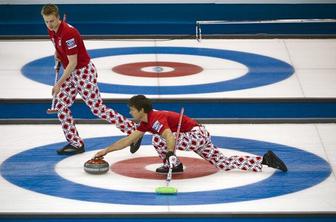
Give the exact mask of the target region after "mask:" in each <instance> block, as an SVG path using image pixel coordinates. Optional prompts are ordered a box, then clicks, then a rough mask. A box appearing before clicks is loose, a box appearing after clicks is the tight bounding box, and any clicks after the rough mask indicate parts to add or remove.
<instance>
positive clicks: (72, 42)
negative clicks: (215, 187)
mask: <svg viewBox="0 0 336 222" xmlns="http://www.w3.org/2000/svg"><path fill="white" fill-rule="evenodd" d="M65 42H66V44H67V46H68V49H73V48H75V47H77V44H76V42H75V39H74V38H72V39H69V40H67V41H65Z"/></svg>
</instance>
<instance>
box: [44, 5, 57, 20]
mask: <svg viewBox="0 0 336 222" xmlns="http://www.w3.org/2000/svg"><path fill="white" fill-rule="evenodd" d="M41 15H55V16H56V17H59V12H58V7H57V5H54V4H47V5H45V6H43V7H42V10H41Z"/></svg>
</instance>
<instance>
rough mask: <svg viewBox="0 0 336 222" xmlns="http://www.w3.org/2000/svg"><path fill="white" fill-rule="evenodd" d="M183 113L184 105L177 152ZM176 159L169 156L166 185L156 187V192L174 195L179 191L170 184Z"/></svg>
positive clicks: (178, 131)
mask: <svg viewBox="0 0 336 222" xmlns="http://www.w3.org/2000/svg"><path fill="white" fill-rule="evenodd" d="M183 113H184V108H183V107H182V109H181V112H180V116H179V122H178V125H177V131H176V137H175V147H174V153H175V150H176V146H177V141H178V138H179V136H180V130H181V125H182V118H183ZM176 161H177V158H176V156H171V157H170V158H169V170H168V174H167V178H166V186H163V187H157V188H156V189H155V192H156V193H157V194H166V195H171V194H172V195H174V194H176V193H177V188H176V187H172V186H169V184H170V181H171V179H172V171H173V167H174V164H175V163H176Z"/></svg>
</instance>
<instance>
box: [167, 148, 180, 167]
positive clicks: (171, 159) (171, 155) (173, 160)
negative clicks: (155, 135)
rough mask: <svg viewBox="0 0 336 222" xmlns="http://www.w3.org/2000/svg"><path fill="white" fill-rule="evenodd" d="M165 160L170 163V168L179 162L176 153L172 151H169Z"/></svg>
mask: <svg viewBox="0 0 336 222" xmlns="http://www.w3.org/2000/svg"><path fill="white" fill-rule="evenodd" d="M165 160H166V161H167V162H168V165H169V166H170V165H171V164H172V165H173V166H174V165H175V163H176V161H177V157H176V155H175V154H174V152H172V151H168V152H167V154H166V158H165Z"/></svg>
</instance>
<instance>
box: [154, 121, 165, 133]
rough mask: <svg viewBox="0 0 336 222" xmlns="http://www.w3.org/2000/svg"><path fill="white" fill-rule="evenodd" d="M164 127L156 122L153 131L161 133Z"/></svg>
mask: <svg viewBox="0 0 336 222" xmlns="http://www.w3.org/2000/svg"><path fill="white" fill-rule="evenodd" d="M162 127H163V125H162V124H161V123H160V122H159V120H156V121H155V122H154V123H153V126H152V129H153V130H155V131H156V132H160V130H161V129H162Z"/></svg>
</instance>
